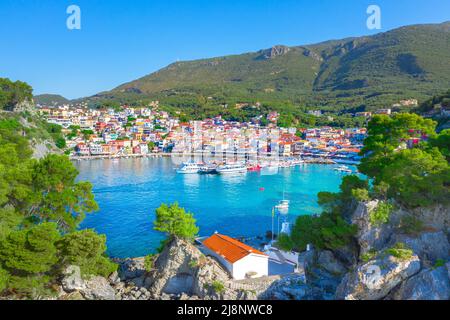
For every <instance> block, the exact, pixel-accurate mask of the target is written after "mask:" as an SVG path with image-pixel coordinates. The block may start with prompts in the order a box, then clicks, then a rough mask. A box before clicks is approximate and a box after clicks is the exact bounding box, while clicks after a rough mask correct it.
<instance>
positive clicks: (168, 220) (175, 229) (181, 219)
mask: <svg viewBox="0 0 450 320" xmlns="http://www.w3.org/2000/svg"><path fill="white" fill-rule="evenodd" d="M195 222H196V221H195V219H194V216H193V214H192V213H189V212H186V211H185V210H184V209H183V208H180V206H179V205H178V203H174V204H172V205H167V204H162V205H161V206H160V207H159V208H158V209H156V219H155V221H154V229H155V230H156V231H160V232H164V233H165V234H167V235H168V236H169V237H178V238H182V239H187V240H192V239H194V238H195V236H196V235H197V234H198V231H199V228H198V227H197V226H196V224H195Z"/></svg>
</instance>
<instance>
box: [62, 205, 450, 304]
mask: <svg viewBox="0 0 450 320" xmlns="http://www.w3.org/2000/svg"><path fill="white" fill-rule="evenodd" d="M377 205H378V202H377V201H371V202H366V203H359V204H358V205H356V206H355V207H354V208H353V209H352V212H350V213H349V215H348V219H350V221H351V222H352V223H354V224H356V225H357V226H358V234H357V236H356V237H355V239H354V240H355V241H354V243H352V244H350V245H348V246H347V247H345V248H341V249H339V250H333V251H330V250H324V251H317V250H312V251H308V252H304V253H302V254H301V255H300V259H299V269H300V272H299V273H298V274H292V275H287V276H283V277H281V276H274V277H265V278H260V279H248V280H244V281H235V280H233V279H231V277H230V276H229V274H228V273H227V271H225V270H224V269H223V268H222V267H221V265H220V264H219V263H218V262H217V261H216V260H214V259H213V258H211V257H207V256H205V255H204V254H203V253H202V252H201V251H200V250H199V249H198V248H197V247H196V246H194V245H193V244H192V243H190V242H187V241H184V240H180V239H173V240H172V241H170V242H169V243H168V244H167V245H166V247H165V248H164V250H163V251H162V252H161V253H160V254H159V255H158V256H157V258H156V260H155V261H154V264H153V267H152V269H151V270H145V263H144V258H137V259H125V260H119V261H117V262H118V263H119V265H120V267H119V271H118V272H116V273H114V274H113V275H111V276H110V277H109V279H105V278H102V277H94V278H91V279H83V278H82V277H81V275H80V270H79V268H78V267H77V266H71V267H69V268H68V269H67V270H66V273H65V276H64V278H63V279H61V288H60V294H59V297H58V298H59V299H106V300H112V299H120V300H151V299H162V300H169V299H176V300H188V299H204V300H210V299H214V300H217V299H221V300H252V299H276V300H333V299H338V300H341V299H346V300H382V299H384V300H448V299H450V281H449V274H450V259H449V250H450V244H449V228H450V225H449V222H450V210H449V208H448V207H443V206H437V207H433V208H427V209H424V208H421V209H417V210H413V211H411V210H406V209H404V208H399V209H397V210H395V211H394V212H392V214H391V216H390V219H389V222H387V223H385V224H382V225H378V224H377V225H374V224H372V223H371V219H370V214H371V212H372V211H373V210H375V209H376V207H377ZM355 208H356V209H355ZM411 216H413V217H415V219H418V221H420V222H417V221H416V222H415V223H416V224H417V225H420V228H415V229H414V232H412V231H411V230H410V229H411V228H406V227H405V222H404V221H405V217H411Z"/></svg>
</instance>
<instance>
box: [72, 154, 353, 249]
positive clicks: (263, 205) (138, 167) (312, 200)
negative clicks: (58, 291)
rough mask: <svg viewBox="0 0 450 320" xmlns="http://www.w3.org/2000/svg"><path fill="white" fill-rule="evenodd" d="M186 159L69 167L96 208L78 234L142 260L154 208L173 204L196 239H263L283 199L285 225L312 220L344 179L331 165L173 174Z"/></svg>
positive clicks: (153, 239)
mask: <svg viewBox="0 0 450 320" xmlns="http://www.w3.org/2000/svg"><path fill="white" fill-rule="evenodd" d="M219 158H220V157H219ZM187 160H189V157H188V158H185V157H184V158H183V157H173V158H156V159H151V158H149V159H146V158H144V159H121V160H93V161H79V162H76V163H75V165H76V166H77V168H78V169H79V171H80V176H79V179H82V180H90V181H91V182H92V183H93V185H94V194H95V197H96V200H97V202H98V203H99V205H100V208H101V210H100V212H98V213H97V214H94V215H88V217H87V218H86V220H85V221H84V222H83V224H82V227H83V228H95V229H96V230H97V231H98V232H100V233H104V234H106V235H107V237H108V238H107V239H108V243H107V244H108V252H109V254H111V255H112V256H117V257H132V256H143V255H146V254H148V253H150V252H152V251H153V250H154V249H155V248H157V247H158V246H159V242H160V240H161V239H162V235H161V234H159V233H157V232H155V231H153V224H152V222H153V220H154V218H155V209H156V208H158V207H159V206H160V205H161V203H173V202H176V201H177V202H179V204H180V205H181V206H182V207H185V208H186V209H187V210H189V211H191V212H192V213H194V214H195V218H196V219H197V223H198V225H199V227H200V234H201V235H210V234H212V233H213V232H214V231H216V230H217V231H220V232H222V233H225V234H229V235H230V236H233V237H240V236H247V237H250V236H257V235H263V234H264V233H265V232H266V231H267V230H270V229H271V216H272V213H271V212H272V208H273V207H274V206H275V205H276V204H278V202H279V201H280V200H282V199H286V200H290V207H289V219H290V220H291V221H294V220H295V217H296V216H298V215H304V214H313V213H319V212H320V208H319V207H318V206H317V193H318V192H320V191H337V190H338V187H339V184H340V182H341V179H342V177H343V176H344V175H343V174H342V173H339V172H337V171H334V170H333V166H322V165H303V166H299V167H296V168H283V169H280V170H279V172H278V173H277V174H273V175H262V174H260V173H257V172H248V173H243V174H226V175H198V174H193V175H181V174H177V173H176V170H175V168H176V167H178V166H179V164H181V163H182V162H184V161H187ZM200 160H201V157H200ZM209 160H211V158H210V159H209ZM213 160H218V159H217V157H215V158H213Z"/></svg>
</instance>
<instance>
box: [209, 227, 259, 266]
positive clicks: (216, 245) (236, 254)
mask: <svg viewBox="0 0 450 320" xmlns="http://www.w3.org/2000/svg"><path fill="white" fill-rule="evenodd" d="M203 245H204V246H205V247H207V248H208V249H210V250H212V251H214V252H215V253H217V254H218V255H220V256H222V257H224V259H225V260H227V261H228V262H231V263H235V262H236V261H239V260H241V259H242V258H244V257H246V256H248V255H249V254H251V253H254V254H259V255H263V256H265V255H266V254H264V253H262V252H261V251H259V250H256V249H254V248H252V247H250V246H248V245H246V244H244V243H242V242H239V241H237V240H235V239H233V238H230V237H228V236H224V235H221V234H215V235H213V236H211V237H209V238H208V239H206V240H205V241H203Z"/></svg>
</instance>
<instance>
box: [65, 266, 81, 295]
mask: <svg viewBox="0 0 450 320" xmlns="http://www.w3.org/2000/svg"><path fill="white" fill-rule="evenodd" d="M63 275H64V277H63V279H62V280H61V285H62V288H63V290H64V291H65V292H74V291H78V290H83V289H85V288H86V283H85V282H84V280H83V279H82V278H81V271H80V267H78V266H68V267H67V268H66V269H65V270H64V271H63Z"/></svg>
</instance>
